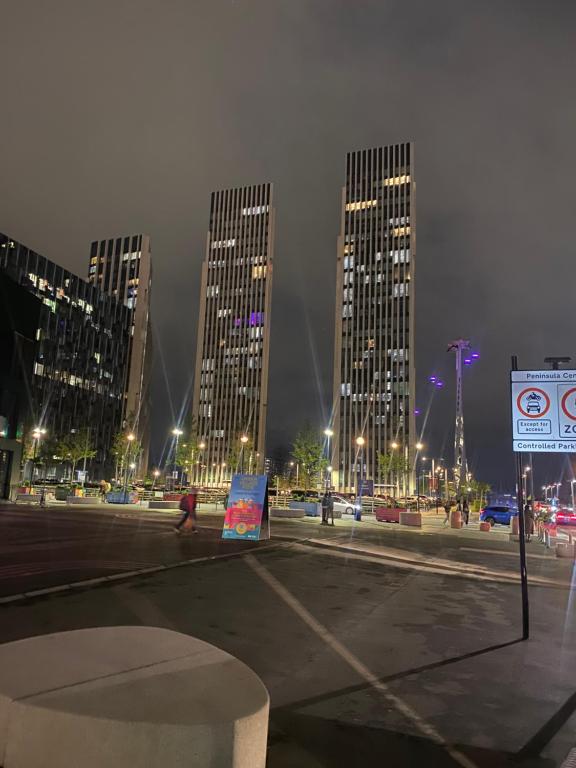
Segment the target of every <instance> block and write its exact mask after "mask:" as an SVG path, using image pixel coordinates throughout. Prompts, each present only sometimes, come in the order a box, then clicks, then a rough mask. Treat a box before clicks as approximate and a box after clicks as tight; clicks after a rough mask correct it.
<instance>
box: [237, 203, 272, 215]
mask: <svg viewBox="0 0 576 768" xmlns="http://www.w3.org/2000/svg"><path fill="white" fill-rule="evenodd" d="M259 213H268V206H267V205H254V206H252V208H242V216H257V215H258V214H259Z"/></svg>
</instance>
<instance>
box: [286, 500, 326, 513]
mask: <svg viewBox="0 0 576 768" xmlns="http://www.w3.org/2000/svg"><path fill="white" fill-rule="evenodd" d="M290 509H292V510H296V509H298V510H300V511H301V512H303V513H304V514H305V515H307V516H308V517H320V516H321V515H322V505H321V504H317V503H316V502H314V501H291V502H290Z"/></svg>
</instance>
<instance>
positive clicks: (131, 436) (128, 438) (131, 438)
mask: <svg viewBox="0 0 576 768" xmlns="http://www.w3.org/2000/svg"><path fill="white" fill-rule="evenodd" d="M134 440H136V435H134V434H133V433H132V432H130V433H129V434H128V435H126V451H125V452H124V493H123V495H122V498H123V503H124V504H126V495H127V493H128V454H129V451H130V446H131V445H132V443H133V442H134Z"/></svg>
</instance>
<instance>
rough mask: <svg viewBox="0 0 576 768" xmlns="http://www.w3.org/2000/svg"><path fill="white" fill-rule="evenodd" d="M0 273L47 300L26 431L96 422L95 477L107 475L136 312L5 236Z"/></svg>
mask: <svg viewBox="0 0 576 768" xmlns="http://www.w3.org/2000/svg"><path fill="white" fill-rule="evenodd" d="M0 270H1V271H2V272H4V273H5V275H7V276H8V277H10V278H11V279H12V280H13V281H14V282H16V283H17V284H18V285H19V286H20V287H21V288H23V289H25V290H26V291H27V292H28V293H30V294H32V295H33V296H35V297H36V298H37V299H39V300H40V302H41V307H40V315H39V319H38V327H37V328H36V331H35V340H36V351H35V361H34V366H33V374H32V380H31V384H30V390H29V424H28V425H27V429H28V430H30V429H32V428H35V427H42V428H44V429H46V433H47V434H48V435H49V436H50V437H51V438H56V437H63V436H65V435H67V434H68V433H70V432H72V431H73V430H78V429H83V428H86V427H89V428H90V430H91V436H90V441H91V443H92V444H93V447H94V448H95V449H96V456H95V458H94V459H93V460H92V461H91V462H90V465H91V469H92V472H91V474H92V476H93V477H95V476H103V475H104V474H107V473H108V472H109V471H110V467H111V464H112V462H111V459H110V450H111V447H112V443H113V440H114V437H115V434H116V433H117V431H118V430H119V429H120V428H121V425H122V415H123V411H124V401H125V386H126V379H127V373H128V340H129V337H130V329H131V315H130V311H129V310H128V309H127V308H126V307H125V306H124V305H123V304H122V303H121V302H118V301H116V300H115V299H114V298H112V297H110V296H107V295H106V294H104V293H103V292H101V291H99V290H98V289H97V288H95V287H94V286H93V285H90V284H89V283H88V282H86V281H85V280H82V279H81V278H79V277H77V276H76V275H74V274H72V273H71V272H69V271H67V270H66V269H64V268H63V267H60V266H58V265H57V264H55V263H54V262H52V261H50V260H49V259H47V258H45V257H44V256H41V255H40V254H38V253H36V252H34V251H32V250H30V249H29V248H27V247H26V246H24V245H22V244H20V243H18V242H16V241H15V240H13V239H12V238H10V237H8V236H6V235H3V234H0Z"/></svg>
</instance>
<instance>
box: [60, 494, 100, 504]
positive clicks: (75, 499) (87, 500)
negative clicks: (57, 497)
mask: <svg viewBox="0 0 576 768" xmlns="http://www.w3.org/2000/svg"><path fill="white" fill-rule="evenodd" d="M66 504H90V505H92V506H94V505H95V504H100V497H99V496H66Z"/></svg>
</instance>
